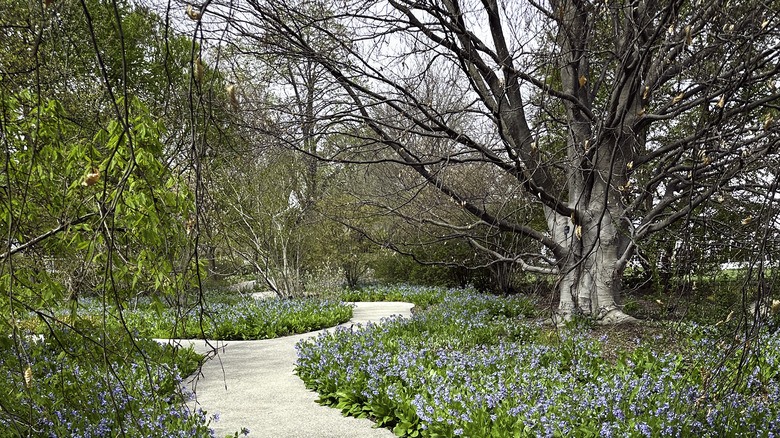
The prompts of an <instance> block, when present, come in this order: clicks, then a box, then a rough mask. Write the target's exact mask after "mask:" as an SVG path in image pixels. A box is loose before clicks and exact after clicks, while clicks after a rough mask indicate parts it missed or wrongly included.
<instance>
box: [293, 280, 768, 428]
mask: <svg viewBox="0 0 780 438" xmlns="http://www.w3.org/2000/svg"><path fill="white" fill-rule="evenodd" d="M440 293H441V294H442V296H443V297H444V299H442V300H440V301H439V302H440V304H439V305H435V306H431V307H430V308H428V309H427V310H425V311H422V312H418V313H416V314H414V315H413V316H412V317H411V318H409V319H402V318H391V319H387V320H385V321H384V323H383V324H379V325H368V326H366V327H362V328H361V329H359V330H356V331H355V330H347V329H339V330H336V331H332V332H329V333H324V334H321V335H320V336H319V337H317V338H316V339H311V340H305V341H301V342H300V343H299V344H298V351H299V360H298V367H297V373H298V375H299V376H300V377H301V378H302V379H303V381H304V382H305V383H306V385H307V386H308V387H309V388H311V389H314V390H316V391H318V392H319V393H320V402H321V403H323V404H326V405H330V406H333V407H336V408H339V409H341V410H342V411H343V412H344V414H345V415H354V416H357V417H368V418H372V419H374V420H375V421H376V422H377V425H378V426H381V427H389V428H392V429H393V431H394V432H395V433H396V435H398V436H412V437H418V436H421V437H436V438H439V437H455V436H467V437H556V436H563V437H591V436H605V437H610V436H614V437H622V436H635V437H666V436H696V437H699V436H712V437H715V436H750V437H754V436H766V437H769V436H775V435H776V434H778V433H780V419H779V417H778V414H779V413H780V379H779V378H778V371H779V370H780V361H778V357H779V353H778V352H780V335H777V334H771V333H768V332H765V333H763V334H762V337H761V339H756V340H754V341H753V343H752V345H753V347H751V348H752V349H751V350H750V351H751V352H752V353H750V354H746V355H741V354H740V350H739V349H740V348H742V349H746V348H748V347H746V345H748V343H746V342H745V341H744V340H740V339H736V340H733V341H732V342H731V343H730V344H728V343H722V341H719V340H718V339H717V338H715V337H711V336H710V335H711V333H708V332H707V331H706V330H699V329H697V330H691V333H692V334H695V335H694V336H693V337H692V338H691V342H690V345H687V346H686V349H685V352H672V351H663V350H662V349H659V348H657V345H655V346H653V347H650V346H644V345H643V344H642V342H640V341H637V344H638V345H635V346H634V347H635V348H632V349H631V350H630V351H628V350H626V351H624V352H622V353H621V354H618V357H617V359H614V358H608V357H606V356H605V355H604V354H603V349H602V344H603V343H604V342H605V341H606V339H596V338H595V337H594V336H592V335H591V333H590V329H591V326H589V325H588V324H572V325H571V326H570V327H568V328H562V329H560V330H559V331H557V332H555V331H553V332H552V333H553V334H554V336H553V338H554V341H550V336H542V335H541V333H542V332H545V333H550V331H549V329H548V328H545V327H543V326H542V325H541V323H539V322H537V321H534V320H531V319H530V318H527V316H531V315H529V314H527V313H525V312H518V311H517V310H518V309H520V308H522V309H530V307H529V306H526V305H527V304H528V300H527V299H523V298H499V297H492V296H485V295H480V294H478V293H476V292H475V291H473V290H446V291H445V290H441V291H440ZM520 303H524V304H520ZM755 345H760V346H761V347H760V348H759V347H756V346H755ZM740 346H741V347H740ZM729 349H731V350H729ZM727 351H731V355H730V356H728V357H733V358H737V359H735V360H726V359H724V358H725V357H726V352H727ZM743 356H744V357H745V358H746V359H744V360H739V358H740V357H743ZM737 372H740V373H742V374H743V378H742V379H739V380H734V379H732V380H728V379H723V378H721V379H719V380H718V379H716V378H715V376H733V375H735V373H737Z"/></svg>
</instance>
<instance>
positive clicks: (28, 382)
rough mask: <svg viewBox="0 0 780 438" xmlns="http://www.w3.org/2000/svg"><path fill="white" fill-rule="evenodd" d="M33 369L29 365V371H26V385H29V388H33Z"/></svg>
mask: <svg viewBox="0 0 780 438" xmlns="http://www.w3.org/2000/svg"><path fill="white" fill-rule="evenodd" d="M32 380H33V375H32V367H31V366H30V365H27V369H26V370H24V383H25V384H26V385H27V387H28V388H30V387H31V386H32Z"/></svg>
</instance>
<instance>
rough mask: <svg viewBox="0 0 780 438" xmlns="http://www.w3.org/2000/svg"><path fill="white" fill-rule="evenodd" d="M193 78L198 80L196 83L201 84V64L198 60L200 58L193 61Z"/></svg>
mask: <svg viewBox="0 0 780 438" xmlns="http://www.w3.org/2000/svg"><path fill="white" fill-rule="evenodd" d="M195 78H196V79H197V80H198V82H201V83H202V82H203V62H202V61H201V60H200V58H198V59H197V61H195Z"/></svg>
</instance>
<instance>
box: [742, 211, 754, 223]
mask: <svg viewBox="0 0 780 438" xmlns="http://www.w3.org/2000/svg"><path fill="white" fill-rule="evenodd" d="M752 221H753V215H752V214H751V215H748V217H746V218H745V219H742V225H747V224H749V223H750V222H752Z"/></svg>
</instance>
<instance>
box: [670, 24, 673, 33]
mask: <svg viewBox="0 0 780 438" xmlns="http://www.w3.org/2000/svg"><path fill="white" fill-rule="evenodd" d="M669 33H674V25H672V26H669Z"/></svg>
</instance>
